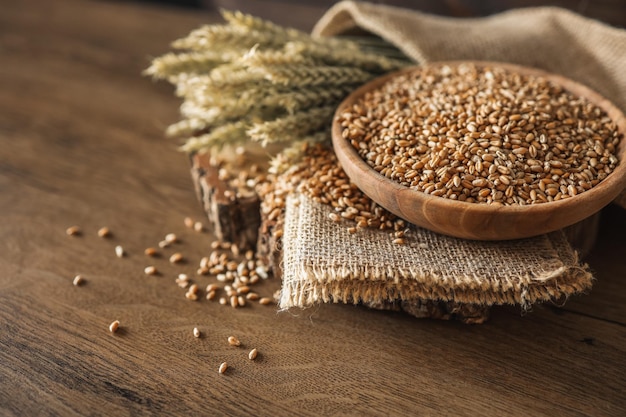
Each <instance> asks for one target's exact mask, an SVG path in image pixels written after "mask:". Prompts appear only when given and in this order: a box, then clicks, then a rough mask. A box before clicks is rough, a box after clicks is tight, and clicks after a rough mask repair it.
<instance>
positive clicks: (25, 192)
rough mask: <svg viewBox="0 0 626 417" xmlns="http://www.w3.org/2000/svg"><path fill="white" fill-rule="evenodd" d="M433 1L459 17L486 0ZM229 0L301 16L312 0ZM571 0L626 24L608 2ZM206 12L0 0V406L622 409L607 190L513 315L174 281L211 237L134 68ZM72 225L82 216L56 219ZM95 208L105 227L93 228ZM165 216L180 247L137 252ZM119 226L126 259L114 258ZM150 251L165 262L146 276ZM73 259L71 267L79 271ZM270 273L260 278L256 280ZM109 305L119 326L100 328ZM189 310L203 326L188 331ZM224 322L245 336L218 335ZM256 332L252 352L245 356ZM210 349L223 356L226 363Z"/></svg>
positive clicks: (75, 411) (281, 411) (472, 411)
mask: <svg viewBox="0 0 626 417" xmlns="http://www.w3.org/2000/svg"><path fill="white" fill-rule="evenodd" d="M217 3H218V2H215V4H216V5H217ZM432 3H433V4H435V3H436V4H440V5H441V4H443V5H445V7H448V8H450V10H456V12H455V13H457V14H458V15H460V14H464V15H468V14H486V13H490V12H491V11H492V10H494V9H497V8H498V7H501V6H499V5H500V2H495V1H491V2H484V3H480V4H481V5H482V6H481V8H476V9H472V8H471V7H470V6H467V5H470V4H471V5H475V6H476V5H478V4H479V3H478V2H471V3H469V2H462V1H455V2H453V1H448V2H443V3H440V2H432ZM229 4H231V5H232V6H233V7H234V6H238V7H240V8H241V9H243V10H244V11H249V12H255V13H257V14H259V15H262V16H264V17H273V18H274V20H275V21H276V22H277V23H280V24H290V25H292V26H296V27H300V28H303V29H308V28H310V27H311V26H312V25H313V23H314V22H315V20H316V19H317V18H318V17H319V16H320V15H321V14H322V13H323V10H324V8H325V7H326V6H327V3H324V2H319V3H317V2H304V3H300V2H286V1H285V2H279V1H275V2H274V1H263V2H253V1H250V2H239V1H237V2H232V3H230V2H229ZM414 4H416V5H424V4H427V3H426V2H416V3H414ZM429 4H430V3H429ZM507 4H508V5H513V4H514V2H507ZM433 7H435V6H433ZM437 7H443V6H437ZM476 7H477V6H476ZM575 7H579V8H581V10H582V11H584V12H585V13H587V14H588V15H590V16H595V17H601V18H605V19H606V21H609V22H612V23H615V24H621V25H623V24H624V20H625V19H624V13H623V10H624V9H623V7H624V6H623V2H615V1H613V2H610V1H604V2H591V1H589V2H576V4H575ZM492 8H493V9H492ZM446 10H447V9H446ZM467 10H469V11H467ZM435 11H436V10H435ZM442 13H443V12H442ZM216 21H218V15H217V14H216V12H215V10H214V8H205V9H184V8H180V7H171V6H167V5H150V4H147V3H130V2H125V1H124V2H122V1H87V0H66V1H63V2H61V1H47V0H24V1H4V2H2V5H1V7H0V415H2V416H40V415H56V416H73V415H83V416H84V415H93V416H99V415H102V416H118V415H121V416H137V415H181V416H183V415H184V416H187V415H229V416H232V415H272V416H274V415H285V416H291V415H312V416H313V415H380V416H383V415H468V416H475V415H498V416H500V415H524V416H526V415H532V416H538V415H546V416H554V415H572V416H582V415H589V416H609V415H612V416H622V415H624V414H625V412H626V392H625V387H626V376H625V373H624V370H625V369H626V319H625V318H624V317H625V316H626V308H625V306H626V286H625V284H624V280H625V279H626V277H625V275H626V257H625V256H624V255H625V254H626V242H625V239H624V236H625V235H626V220H625V216H624V211H621V210H620V209H618V208H610V209H608V210H607V211H605V212H604V214H603V223H602V228H601V231H600V236H599V241H598V244H597V246H596V248H595V249H594V250H593V252H592V253H591V255H590V256H589V257H588V259H587V261H588V262H589V263H590V265H591V267H592V269H593V270H594V271H595V276H596V278H597V282H596V284H595V286H594V289H593V291H591V292H590V293H589V294H587V295H584V296H580V297H575V298H573V299H571V300H569V301H568V303H567V304H566V305H565V307H563V308H558V307H557V306H553V305H543V306H538V307H536V308H535V309H534V311H533V312H531V313H529V314H527V315H525V316H522V315H521V314H520V311H518V310H517V309H514V308H498V309H496V310H495V311H494V313H493V316H492V319H491V321H489V322H488V323H487V324H485V325H482V326H466V325H462V324H459V323H455V322H441V321H431V320H417V319H413V318H411V317H408V316H405V315H401V314H396V313H391V312H378V311H370V310H366V309H363V308H359V307H353V306H343V305H327V306H320V307H319V308H314V309H310V310H305V311H297V312H289V313H277V312H276V310H275V309H274V308H272V307H264V306H259V305H254V306H252V307H249V308H243V309H240V310H236V311H233V310H232V309H231V308H230V307H223V306H219V305H217V304H216V303H210V302H208V301H205V300H202V301H199V302H190V301H188V300H186V299H185V297H184V295H183V294H184V290H181V289H180V288H178V287H177V286H176V285H175V284H174V278H175V275H176V273H178V272H188V273H191V274H193V272H194V271H195V265H196V264H197V262H198V261H199V259H200V257H201V256H202V255H204V254H206V253H208V250H209V249H208V246H209V242H210V241H211V236H210V234H209V233H204V234H198V233H195V232H191V231H189V230H187V229H185V228H184V226H183V223H182V221H183V218H184V217H185V216H193V217H195V218H201V216H202V215H203V213H202V210H201V208H200V206H199V204H198V203H197V201H196V199H195V196H194V193H193V190H192V187H191V181H190V178H189V172H188V161H187V160H186V158H185V156H184V155H182V154H180V153H178V152H177V151H176V149H175V148H176V144H175V143H172V142H171V141H168V140H165V139H164V138H163V133H162V132H163V130H164V128H165V126H167V124H169V123H171V122H173V121H175V120H176V119H177V107H178V105H179V102H178V100H177V99H176V98H175V97H174V96H173V91H172V88H171V87H169V86H167V85H165V84H155V83H152V82H151V81H150V80H148V79H145V78H143V77H142V76H141V75H140V74H141V71H142V70H143V69H144V68H145V67H146V66H147V65H148V62H149V59H150V57H153V56H156V55H159V54H161V53H163V52H165V51H166V50H167V49H168V46H167V45H168V44H169V42H170V41H171V40H173V39H175V38H177V37H180V36H183V35H185V34H186V33H188V32H189V31H190V30H192V29H193V28H195V27H197V26H199V25H201V24H204V23H207V22H216ZM73 224H78V225H80V226H81V227H82V229H83V231H84V234H83V236H81V237H79V238H69V237H68V236H66V235H65V228H66V227H68V226H70V225H73ZM104 225H106V226H108V227H109V228H111V230H112V231H113V233H114V238H113V239H111V240H102V239H100V238H98V237H97V236H96V235H95V233H96V230H97V229H98V228H99V227H101V226H104ZM168 232H176V233H178V234H179V235H180V236H181V238H182V241H183V242H182V243H180V244H179V245H177V246H176V250H178V251H180V252H182V253H184V254H185V256H186V257H187V259H188V260H189V262H188V263H187V264H184V265H181V266H171V265H169V264H168V262H167V259H166V258H161V259H157V260H155V261H150V260H148V259H146V258H145V257H144V255H143V254H142V251H143V249H144V248H145V247H146V246H148V245H155V244H156V243H157V242H158V241H159V240H161V239H162V238H163V236H164V235H165V234H166V233H168ZM116 244H122V245H123V246H124V247H125V248H126V250H127V252H128V256H127V257H125V258H123V259H118V258H116V257H115V255H114V252H113V248H114V246H115V245H116ZM166 253H171V250H170V251H169V252H166ZM152 262H154V264H155V265H156V266H157V267H158V268H159V269H160V270H161V271H162V274H161V275H159V276H156V277H147V276H145V275H144V274H143V268H144V267H145V266H146V265H147V264H149V263H152ZM77 273H81V274H84V275H85V278H86V284H85V285H84V286H82V287H74V286H73V285H72V279H73V277H74V275H75V274H77ZM209 281H210V279H209V278H206V279H203V280H200V281H199V282H200V283H201V284H202V285H201V286H204V285H205V284H206V283H208V282H209ZM278 286H279V283H278V282H275V281H269V282H266V283H264V284H263V285H262V286H261V287H260V292H262V293H263V294H271V293H272V292H273V291H274V290H275V289H277V288H278ZM115 319H119V320H120V321H121V323H122V329H121V331H120V332H119V333H118V334H116V335H111V334H110V333H109V332H108V330H107V327H108V325H109V323H110V322H111V321H113V320H115ZM194 326H197V327H199V328H200V329H201V330H202V331H203V333H204V337H202V338H201V339H194V338H193V336H192V333H191V332H192V329H193V327H194ZM231 334H233V335H236V336H237V337H239V338H240V339H241V341H242V342H243V344H244V348H233V347H231V346H228V344H227V343H226V338H227V336H229V335H231ZM253 347H256V348H258V349H259V352H260V355H259V358H258V360H257V361H256V362H250V361H249V360H248V359H247V358H246V353H247V351H248V350H249V349H251V348H253ZM222 361H227V362H228V363H229V364H230V365H231V368H230V369H229V371H228V372H227V374H225V375H219V374H218V373H217V369H218V366H219V364H220V363H221V362H222Z"/></svg>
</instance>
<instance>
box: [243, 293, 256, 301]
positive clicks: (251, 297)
mask: <svg viewBox="0 0 626 417" xmlns="http://www.w3.org/2000/svg"><path fill="white" fill-rule="evenodd" d="M246 299H248V300H250V301H256V300H258V299H259V294H257V293H255V292H249V293H248V294H246Z"/></svg>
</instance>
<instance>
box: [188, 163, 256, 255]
mask: <svg viewBox="0 0 626 417" xmlns="http://www.w3.org/2000/svg"><path fill="white" fill-rule="evenodd" d="M219 170H220V167H219V166H217V165H214V164H212V163H211V157H210V155H209V154H207V153H203V154H200V153H196V154H193V155H192V156H191V177H192V179H193V183H194V187H195V190H196V195H197V196H198V200H199V201H200V203H201V204H202V207H203V208H204V211H205V212H206V214H207V217H208V219H209V222H210V223H211V227H212V228H213V232H214V233H215V236H216V237H217V238H218V239H220V240H223V241H228V242H232V243H236V244H237V245H238V246H239V248H240V249H254V248H255V247H256V244H257V239H258V231H259V226H260V224H261V215H260V200H259V197H258V196H257V195H256V194H250V195H249V196H244V197H242V196H239V193H238V192H237V190H236V189H234V188H233V187H231V186H230V185H229V184H228V183H227V182H226V181H224V180H221V179H220V177H219Z"/></svg>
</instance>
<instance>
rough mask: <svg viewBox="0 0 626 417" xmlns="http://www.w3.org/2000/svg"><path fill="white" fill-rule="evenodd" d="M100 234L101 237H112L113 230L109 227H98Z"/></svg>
mask: <svg viewBox="0 0 626 417" xmlns="http://www.w3.org/2000/svg"><path fill="white" fill-rule="evenodd" d="M98 236H100V237H110V236H111V231H110V230H109V228H108V227H101V228H100V229H98Z"/></svg>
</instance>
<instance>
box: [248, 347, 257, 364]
mask: <svg viewBox="0 0 626 417" xmlns="http://www.w3.org/2000/svg"><path fill="white" fill-rule="evenodd" d="M258 354H259V352H258V351H257V350H256V348H254V349H252V350H251V351H250V353H248V359H250V360H251V361H253V360H255V359H256V357H257V355H258Z"/></svg>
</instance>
